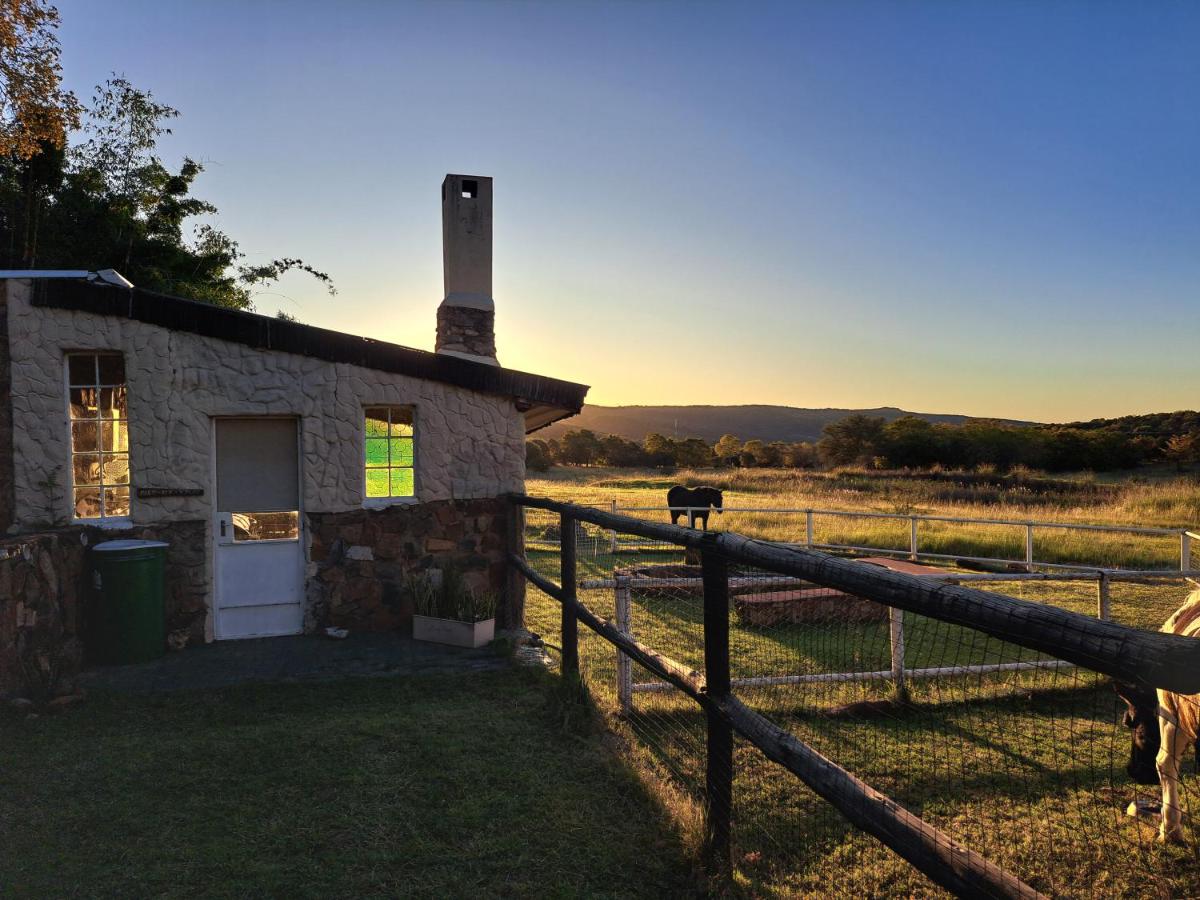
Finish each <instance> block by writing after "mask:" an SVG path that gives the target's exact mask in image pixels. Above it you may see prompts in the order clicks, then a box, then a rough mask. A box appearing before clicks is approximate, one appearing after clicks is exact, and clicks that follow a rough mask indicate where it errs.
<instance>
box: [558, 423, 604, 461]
mask: <svg viewBox="0 0 1200 900" xmlns="http://www.w3.org/2000/svg"><path fill="white" fill-rule="evenodd" d="M599 459H600V439H599V438H598V437H596V433H595V432H594V431H589V430H588V429H586V428H583V429H580V430H578V431H568V432H567V433H566V434H564V435H563V436H562V457H561V462H564V463H567V464H568V465H572V466H591V465H595V464H596V462H598V461H599Z"/></svg>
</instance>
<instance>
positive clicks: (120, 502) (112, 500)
mask: <svg viewBox="0 0 1200 900" xmlns="http://www.w3.org/2000/svg"><path fill="white" fill-rule="evenodd" d="M104 515H106V516H127V515H129V488H127V487H120V488H105V489H104Z"/></svg>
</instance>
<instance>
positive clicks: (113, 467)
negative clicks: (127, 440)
mask: <svg viewBox="0 0 1200 900" xmlns="http://www.w3.org/2000/svg"><path fill="white" fill-rule="evenodd" d="M101 475H102V476H103V479H104V484H129V457H128V456H126V455H125V454H124V453H119V454H117V455H115V456H114V455H113V454H111V453H110V454H105V455H104V457H103V463H102V466H101Z"/></svg>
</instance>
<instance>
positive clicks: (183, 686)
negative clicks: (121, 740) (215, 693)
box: [80, 634, 509, 693]
mask: <svg viewBox="0 0 1200 900" xmlns="http://www.w3.org/2000/svg"><path fill="white" fill-rule="evenodd" d="M508 665H509V662H508V660H507V659H505V658H504V657H502V656H500V655H498V654H497V653H496V652H495V651H494V650H490V649H488V648H487V647H481V648H480V649H478V650H466V649H462V648H459V647H447V646H443V645H441V644H430V643H426V642H425V641H414V640H413V639H412V638H410V637H407V636H402V635H399V634H352V635H350V637H348V638H346V639H345V640H341V641H335V640H330V639H329V638H326V637H319V636H316V635H297V636H295V637H277V638H261V639H258V640H245V641H219V642H216V643H212V644H206V645H205V646H202V647H189V648H187V649H186V650H181V651H178V652H174V653H168V654H167V655H166V656H164V657H163V658H162V659H159V660H155V661H154V662H150V663H140V664H137V665H132V666H102V667H99V668H95V669H89V670H87V671H86V672H84V673H83V674H82V675H81V676H80V685H81V686H82V687H84V688H86V689H87V690H110V691H120V692H123V693H153V692H159V691H178V690H190V689H211V688H222V687H230V686H231V685H236V684H246V683H250V682H267V681H329V680H333V679H336V678H343V677H346V676H354V675H360V676H361V675H425V674H440V673H449V672H479V671H488V670H493V669H502V668H505V667H506V666H508Z"/></svg>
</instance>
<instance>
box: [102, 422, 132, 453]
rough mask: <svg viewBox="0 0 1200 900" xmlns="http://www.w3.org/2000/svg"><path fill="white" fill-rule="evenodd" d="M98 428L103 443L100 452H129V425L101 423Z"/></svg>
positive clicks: (123, 423)
mask: <svg viewBox="0 0 1200 900" xmlns="http://www.w3.org/2000/svg"><path fill="white" fill-rule="evenodd" d="M100 428H101V429H102V431H101V437H102V438H103V441H104V443H103V444H102V445H101V447H100V449H101V450H116V451H119V452H125V451H127V450H129V424H128V423H127V422H102V423H101V424H100Z"/></svg>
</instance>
